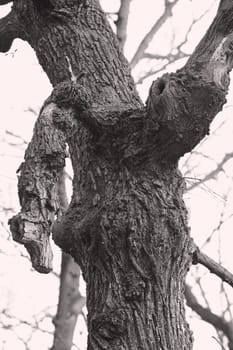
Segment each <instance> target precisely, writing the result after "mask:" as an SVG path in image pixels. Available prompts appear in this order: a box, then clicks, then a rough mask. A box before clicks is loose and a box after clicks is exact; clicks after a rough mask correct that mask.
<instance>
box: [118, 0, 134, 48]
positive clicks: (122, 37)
mask: <svg viewBox="0 0 233 350" xmlns="http://www.w3.org/2000/svg"><path fill="white" fill-rule="evenodd" d="M130 2H131V0H121V5H120V9H119V11H118V18H117V20H116V22H115V24H116V35H117V38H118V40H119V43H120V46H121V47H122V49H123V48H124V46H125V42H126V38H127V24H128V18H129V8H130Z"/></svg>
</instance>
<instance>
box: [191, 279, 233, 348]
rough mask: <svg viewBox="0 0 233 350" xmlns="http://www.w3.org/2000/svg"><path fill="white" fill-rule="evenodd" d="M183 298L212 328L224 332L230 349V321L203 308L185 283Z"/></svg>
mask: <svg viewBox="0 0 233 350" xmlns="http://www.w3.org/2000/svg"><path fill="white" fill-rule="evenodd" d="M185 298H186V302H187V305H188V306H189V307H190V308H191V309H192V310H193V311H194V312H196V313H197V314H198V315H199V316H200V317H201V319H202V320H204V321H206V322H208V323H209V324H211V325H212V326H213V327H214V328H216V329H217V330H219V331H221V332H223V333H224V335H225V336H226V337H227V338H228V341H229V345H231V347H230V349H231V350H232V347H233V325H232V323H231V322H227V321H225V320H224V318H222V317H220V316H218V315H216V314H214V313H213V312H212V311H211V310H210V309H209V308H205V307H203V306H202V305H200V304H199V302H198V301H197V299H196V297H195V296H194V295H193V293H192V291H191V288H190V287H189V286H188V285H187V284H186V286H185Z"/></svg>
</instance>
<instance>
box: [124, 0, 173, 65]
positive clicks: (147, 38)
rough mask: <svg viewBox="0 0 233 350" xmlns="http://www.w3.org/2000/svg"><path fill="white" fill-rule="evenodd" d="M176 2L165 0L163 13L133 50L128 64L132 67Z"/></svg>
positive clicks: (169, 14)
mask: <svg viewBox="0 0 233 350" xmlns="http://www.w3.org/2000/svg"><path fill="white" fill-rule="evenodd" d="M177 2H178V0H174V1H173V2H166V5H165V9H164V13H163V14H162V16H161V17H159V19H158V20H157V21H156V22H155V24H154V25H153V27H152V28H151V29H150V31H149V32H148V33H147V34H146V35H145V36H144V38H143V39H142V41H141V42H140V44H139V46H138V49H137V51H136V52H135V54H134V56H133V58H132V60H131V62H130V66H131V68H132V69H133V68H134V67H135V66H136V65H137V63H138V62H139V61H140V59H141V58H142V57H143V55H144V53H145V51H146V49H147V48H148V46H149V44H150V42H151V40H152V39H153V37H154V36H155V34H156V33H157V32H158V31H159V29H160V28H161V27H162V25H163V24H164V23H165V22H166V20H167V19H168V18H169V17H171V15H172V12H171V11H172V9H173V7H174V6H175V4H176V3H177Z"/></svg>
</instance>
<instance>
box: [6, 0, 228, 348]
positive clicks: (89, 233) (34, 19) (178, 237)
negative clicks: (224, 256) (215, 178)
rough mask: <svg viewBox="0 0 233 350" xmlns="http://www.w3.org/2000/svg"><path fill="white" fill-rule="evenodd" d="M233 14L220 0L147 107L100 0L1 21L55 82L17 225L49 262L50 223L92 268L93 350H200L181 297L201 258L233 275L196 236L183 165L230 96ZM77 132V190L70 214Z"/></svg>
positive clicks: (33, 9)
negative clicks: (65, 181) (69, 174)
mask: <svg viewBox="0 0 233 350" xmlns="http://www.w3.org/2000/svg"><path fill="white" fill-rule="evenodd" d="M6 2H7V1H6V0H5V1H1V4H4V3H6ZM232 12H233V6H232V4H231V2H230V1H227V0H222V1H221V2H220V6H219V10H218V13H217V16H216V18H215V20H214V21H213V24H212V25H211V27H210V29H209V30H208V32H207V34H206V35H205V37H204V38H203V40H202V41H201V43H200V44H199V45H198V47H197V48H196V50H195V51H194V53H193V55H192V56H191V57H190V59H189V60H188V62H187V63H186V65H185V66H184V67H183V68H182V69H180V70H179V71H177V72H176V73H173V74H170V75H168V74H165V75H164V76H162V77H161V78H160V79H158V80H157V81H155V82H154V83H153V84H152V86H151V89H150V92H149V96H148V99H147V104H146V106H143V104H142V102H141V101H140V99H139V97H138V95H137V93H136V90H135V87H134V83H133V81H132V78H131V76H130V72H129V69H128V64H127V62H126V61H125V59H124V57H123V55H122V53H121V51H120V50H119V47H118V43H117V41H116V38H115V36H114V35H113V33H112V31H111V29H110V27H109V25H108V23H107V22H106V20H105V17H104V15H103V13H102V11H101V8H100V6H99V4H98V2H97V1H88V0H86V1H84V0H83V1H81V0H80V1H73V0H69V1H65V0H64V1H60V2H58V1H49V0H48V1H43V2H40V3H39V2H37V1H32V0H31V1H27V2H26V1H25V0H19V1H17V2H14V4H13V8H12V11H11V13H10V14H9V15H8V16H6V17H5V18H4V19H2V20H1V22H0V51H1V52H6V51H7V50H8V49H9V48H10V46H11V43H12V41H13V39H14V38H15V37H20V38H22V39H23V40H26V41H28V42H29V43H30V45H31V46H32V47H33V48H34V50H35V51H36V54H37V56H38V59H39V61H40V63H41V65H42V67H43V68H44V70H45V71H46V73H47V75H48V77H49V78H50V81H51V82H52V84H53V85H54V91H53V93H52V95H51V96H50V98H49V99H48V100H47V101H46V102H45V104H44V106H43V107H42V109H41V112H40V116H39V118H38V121H37V123H36V125H35V129H34V136H33V139H32V142H31V143H30V145H29V147H28V149H27V151H26V154H25V162H24V163H23V164H22V165H21V167H20V179H19V196H20V202H21V205H22V210H21V212H20V214H18V215H17V216H15V217H14V218H13V219H12V220H11V222H10V225H11V230H12V233H13V236H14V238H15V240H17V241H19V242H20V243H23V244H24V245H25V247H26V248H27V249H28V251H29V253H30V255H31V259H32V263H33V266H34V267H35V268H36V269H37V270H38V271H40V272H48V271H49V270H50V269H51V258H52V254H51V249H50V245H49V238H48V237H49V233H50V231H51V227H52V229H53V236H54V239H55V242H56V243H57V244H58V245H59V246H61V247H62V249H63V250H64V251H66V252H68V253H69V254H71V255H72V256H73V257H74V259H75V260H76V261H77V262H78V263H79V265H80V266H81V268H82V271H83V273H84V277H85V279H86V282H87V307H88V328H89V339H88V346H89V349H100V348H111V349H135V348H141V349H161V348H164V349H165V348H166V349H178V348H179V349H191V347H192V339H191V333H190V331H189V328H188V325H187V323H186V321H185V317H184V307H183V294H184V280H185V276H186V274H187V271H188V268H189V266H190V264H191V263H192V260H194V261H195V262H198V261H201V263H203V264H205V265H207V266H208V267H210V268H213V266H214V267H215V272H216V270H218V271H217V273H219V274H220V273H222V275H224V274H225V279H226V280H227V281H228V282H230V283H231V284H232V276H231V275H230V274H229V273H226V271H221V270H219V267H216V266H215V265H214V264H213V263H212V262H211V263H210V262H209V261H208V262H206V259H205V257H203V255H201V254H200V253H199V251H198V250H197V248H196V246H195V244H194V243H193V241H192V240H191V238H190V236H189V229H188V225H187V217H186V216H187V215H186V209H185V206H184V203H183V200H182V195H183V191H184V182H183V179H182V176H181V174H180V173H179V171H178V168H177V162H178V160H179V158H180V157H181V156H182V155H183V154H185V153H186V152H189V151H191V150H192V149H193V147H194V146H195V145H196V144H198V143H199V142H200V140H201V139H202V138H203V137H204V136H205V135H206V134H207V133H208V129H209V124H210V122H211V121H212V120H213V118H214V116H215V115H216V114H217V112H218V111H220V110H221V108H222V106H223V104H224V103H225V96H226V93H227V89H228V84H229V76H228V75H229V71H230V70H231V68H232V47H231V45H232V43H231V40H232V35H231V31H232V21H231V16H232ZM66 142H67V143H68V145H69V151H70V155H71V159H72V163H73V168H74V181H73V187H74V188H73V191H74V192H73V196H72V201H71V204H70V206H69V209H68V210H67V212H66V214H65V215H64V216H63V217H61V216H60V214H59V212H58V199H57V193H56V188H57V185H56V184H57V182H58V179H59V175H60V173H61V171H62V169H63V167H64V160H65V157H66V148H65V145H66ZM56 217H58V219H57V221H56V222H55V223H54V224H53V221H54V219H55V218H56ZM210 265H211V266H210Z"/></svg>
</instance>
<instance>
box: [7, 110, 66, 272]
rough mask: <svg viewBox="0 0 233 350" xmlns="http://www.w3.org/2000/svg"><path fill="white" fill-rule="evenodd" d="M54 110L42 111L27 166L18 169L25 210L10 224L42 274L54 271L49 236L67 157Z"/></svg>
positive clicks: (27, 155)
mask: <svg viewBox="0 0 233 350" xmlns="http://www.w3.org/2000/svg"><path fill="white" fill-rule="evenodd" d="M52 107H53V106H52V104H51V105H50V106H47V107H45V108H43V109H42V111H41V113H40V116H39V118H38V120H37V122H36V125H35V128H34V134H33V138H32V141H31V142H30V144H29V146H28V148H27V150H26V153H25V162H24V163H22V164H21V166H20V168H19V172H20V176H19V184H18V192H19V198H20V205H21V207H22V210H21V212H20V213H19V214H18V215H16V216H14V217H13V218H12V219H11V220H10V221H9V224H10V229H11V231H12V234H13V239H14V240H15V241H17V242H18V243H21V244H24V246H25V247H26V249H27V250H28V252H29V254H30V257H31V261H32V265H33V267H34V268H35V269H36V270H37V271H39V272H42V273H48V272H50V271H51V269H52V250H51V247H50V242H49V235H50V229H51V224H52V223H53V221H54V218H55V217H56V216H57V215H58V213H59V203H58V198H57V188H56V185H57V181H58V177H59V174H60V171H61V170H62V169H63V167H64V165H65V157H66V150H65V147H66V146H65V137H64V134H63V132H62V131H60V130H59V129H58V128H57V127H56V126H55V124H54V121H53V117H52V111H53V108H52Z"/></svg>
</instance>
